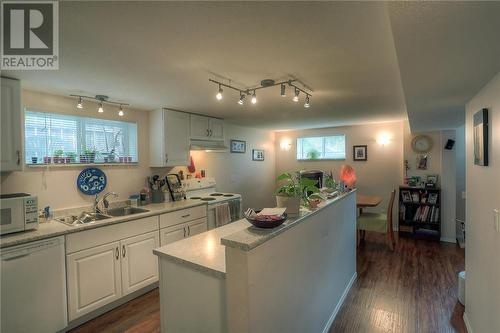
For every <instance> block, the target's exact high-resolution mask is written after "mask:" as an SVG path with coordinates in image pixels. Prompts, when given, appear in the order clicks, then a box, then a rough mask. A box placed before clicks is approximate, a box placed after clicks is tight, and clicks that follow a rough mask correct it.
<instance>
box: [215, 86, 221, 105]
mask: <svg viewBox="0 0 500 333" xmlns="http://www.w3.org/2000/svg"><path fill="white" fill-rule="evenodd" d="M215 98H217V100H219V101H220V100H221V99H222V87H221V85H220V84H219V91H218V92H217V95H215Z"/></svg>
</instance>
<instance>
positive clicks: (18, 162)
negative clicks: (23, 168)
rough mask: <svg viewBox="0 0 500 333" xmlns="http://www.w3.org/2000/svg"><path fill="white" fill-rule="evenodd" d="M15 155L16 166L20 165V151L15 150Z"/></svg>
mask: <svg viewBox="0 0 500 333" xmlns="http://www.w3.org/2000/svg"><path fill="white" fill-rule="evenodd" d="M16 155H17V165H19V164H21V151H19V150H16Z"/></svg>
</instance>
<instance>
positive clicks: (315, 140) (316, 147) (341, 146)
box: [297, 134, 345, 160]
mask: <svg viewBox="0 0 500 333" xmlns="http://www.w3.org/2000/svg"><path fill="white" fill-rule="evenodd" d="M297 159H298V160H344V159H345V135H343V134H339V135H332V136H314V137H308V138H297Z"/></svg>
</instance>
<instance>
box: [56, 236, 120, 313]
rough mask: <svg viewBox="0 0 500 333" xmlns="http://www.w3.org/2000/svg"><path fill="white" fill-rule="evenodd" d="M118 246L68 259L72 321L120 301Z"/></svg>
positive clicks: (84, 251) (82, 252) (68, 256)
mask: <svg viewBox="0 0 500 333" xmlns="http://www.w3.org/2000/svg"><path fill="white" fill-rule="evenodd" d="M119 246H120V244H119V242H114V243H109V244H105V245H101V246H96V247H93V248H90V249H87V250H82V251H79V252H75V253H72V254H69V255H67V256H66V265H67V274H68V310H69V313H68V316H69V320H70V321H71V320H73V319H75V318H78V317H80V316H82V315H84V314H86V313H89V312H91V311H93V310H95V309H98V308H100V307H101V306H103V305H105V304H108V303H111V302H113V301H115V300H117V299H119V298H120V297H121V295H122V290H121V268H120V247H119Z"/></svg>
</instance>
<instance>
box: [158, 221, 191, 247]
mask: <svg viewBox="0 0 500 333" xmlns="http://www.w3.org/2000/svg"><path fill="white" fill-rule="evenodd" d="M186 236H187V228H186V224H179V225H174V226H172V227H168V228H163V229H160V239H161V246H164V245H167V244H170V243H173V242H177V241H178V240H181V239H183V238H184V237H186Z"/></svg>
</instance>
